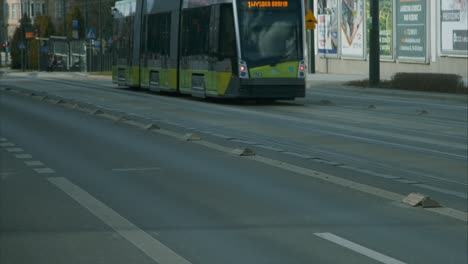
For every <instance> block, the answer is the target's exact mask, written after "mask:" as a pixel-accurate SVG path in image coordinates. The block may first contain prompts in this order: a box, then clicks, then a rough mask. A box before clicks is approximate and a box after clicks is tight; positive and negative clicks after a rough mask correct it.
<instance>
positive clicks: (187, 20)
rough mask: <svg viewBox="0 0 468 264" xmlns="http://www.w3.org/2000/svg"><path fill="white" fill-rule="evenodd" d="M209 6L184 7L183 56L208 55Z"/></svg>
mask: <svg viewBox="0 0 468 264" xmlns="http://www.w3.org/2000/svg"><path fill="white" fill-rule="evenodd" d="M210 10H211V9H210V7H209V6H208V7H200V8H193V9H185V10H184V12H183V32H184V36H183V38H184V41H183V43H184V47H183V53H184V55H185V56H191V55H208V53H209V48H208V47H209V25H210Z"/></svg>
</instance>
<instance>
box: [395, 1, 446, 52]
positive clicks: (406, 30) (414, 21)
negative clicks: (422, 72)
mask: <svg viewBox="0 0 468 264" xmlns="http://www.w3.org/2000/svg"><path fill="white" fill-rule="evenodd" d="M444 1H445V0H444ZM426 7H427V3H426V0H397V1H396V20H397V21H396V43H397V46H396V48H397V56H398V58H400V59H401V58H403V59H410V60H411V59H414V60H421V59H426V57H427V56H426V55H427V51H426V49H427V47H426V28H427V27H426Z"/></svg>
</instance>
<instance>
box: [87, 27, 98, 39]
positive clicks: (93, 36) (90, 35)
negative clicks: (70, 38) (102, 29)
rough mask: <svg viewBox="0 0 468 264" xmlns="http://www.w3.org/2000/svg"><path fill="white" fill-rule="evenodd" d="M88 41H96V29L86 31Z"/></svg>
mask: <svg viewBox="0 0 468 264" xmlns="http://www.w3.org/2000/svg"><path fill="white" fill-rule="evenodd" d="M86 39H96V29H95V28H88V29H86Z"/></svg>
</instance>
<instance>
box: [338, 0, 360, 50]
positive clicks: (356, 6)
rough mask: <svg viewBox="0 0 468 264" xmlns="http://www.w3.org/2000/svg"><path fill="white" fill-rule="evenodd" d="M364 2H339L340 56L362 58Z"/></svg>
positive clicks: (347, 0)
mask: <svg viewBox="0 0 468 264" xmlns="http://www.w3.org/2000/svg"><path fill="white" fill-rule="evenodd" d="M364 5H365V1H364V0H341V54H342V55H343V56H348V57H364V39H365V38H364V10H365V9H364Z"/></svg>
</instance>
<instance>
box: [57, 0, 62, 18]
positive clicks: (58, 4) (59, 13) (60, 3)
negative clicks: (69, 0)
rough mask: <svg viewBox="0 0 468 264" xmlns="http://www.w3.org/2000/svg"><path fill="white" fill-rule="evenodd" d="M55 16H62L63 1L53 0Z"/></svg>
mask: <svg viewBox="0 0 468 264" xmlns="http://www.w3.org/2000/svg"><path fill="white" fill-rule="evenodd" d="M55 17H57V18H62V17H63V2H62V1H55Z"/></svg>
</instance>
